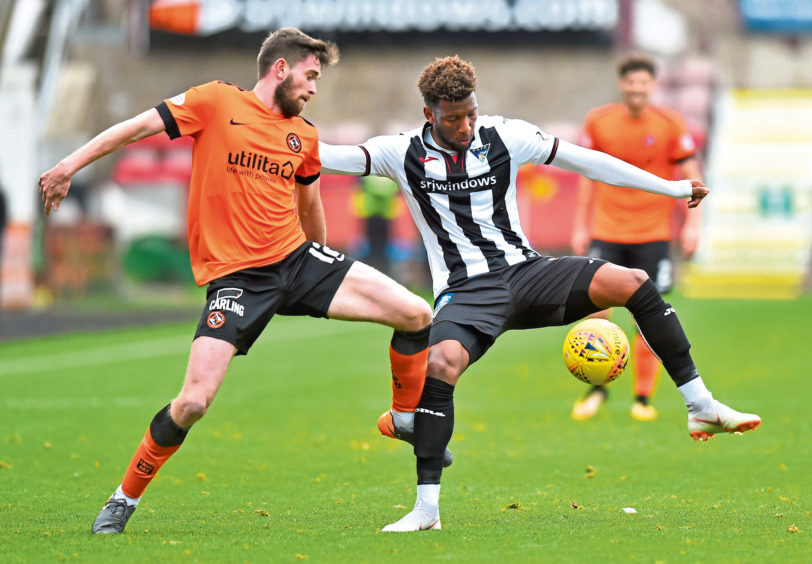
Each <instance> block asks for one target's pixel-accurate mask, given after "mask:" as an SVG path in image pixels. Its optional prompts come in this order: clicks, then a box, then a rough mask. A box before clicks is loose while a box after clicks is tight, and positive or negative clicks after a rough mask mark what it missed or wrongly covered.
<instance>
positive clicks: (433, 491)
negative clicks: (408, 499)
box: [415, 484, 440, 507]
mask: <svg viewBox="0 0 812 564" xmlns="http://www.w3.org/2000/svg"><path fill="white" fill-rule="evenodd" d="M417 501H418V502H420V501H422V502H423V504H424V505H431V506H432V507H439V506H440V484H419V485H418V486H417ZM415 505H417V504H415Z"/></svg>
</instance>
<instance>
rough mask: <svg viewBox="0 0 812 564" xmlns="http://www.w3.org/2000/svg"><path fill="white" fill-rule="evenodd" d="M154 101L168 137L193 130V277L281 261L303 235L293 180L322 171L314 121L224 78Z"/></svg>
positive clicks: (207, 278) (201, 279)
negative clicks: (285, 112) (276, 108)
mask: <svg viewBox="0 0 812 564" xmlns="http://www.w3.org/2000/svg"><path fill="white" fill-rule="evenodd" d="M157 109H158V112H159V113H160V114H161V117H162V118H163V120H164V124H165V125H166V131H167V133H168V134H169V136H170V137H171V138H173V139H174V138H176V137H179V136H181V135H190V136H192V137H193V138H194V153H193V160H192V178H191V182H190V186H189V211H188V214H189V215H188V235H189V255H190V257H191V261H192V272H193V273H194V277H195V281H196V282H197V284H198V285H200V286H203V285H204V284H207V283H209V282H211V281H212V280H214V279H216V278H220V277H221V276H224V275H226V274H229V273H231V272H235V271H237V270H242V269H244V268H251V267H257V266H263V265H267V264H272V263H275V262H279V261H280V260H282V259H284V258H285V257H286V256H288V255H289V254H290V253H291V252H293V250H294V249H296V248H297V247H299V246H300V245H301V244H302V243H304V242H305V234H304V231H303V230H302V227H301V225H300V224H299V215H298V211H297V208H296V199H295V184H296V183H299V184H311V183H312V182H314V181H315V180H317V179H318V177H319V171H320V170H321V162H320V160H319V152H318V133H317V131H316V128H315V127H313V126H312V125H311V124H309V123H308V122H307V121H305V120H304V119H302V118H300V117H293V118H285V117H283V116H282V115H280V114H277V113H274V112H272V111H271V110H270V109H268V107H267V106H265V105H264V104H263V103H262V102H261V101H260V100H259V98H257V97H256V95H255V94H254V92H253V91H251V90H243V89H241V88H239V87H237V86H234V85H231V84H228V83H225V82H209V83H207V84H203V85H201V86H195V87H193V88H190V89H189V90H187V91H186V92H184V93H183V94H179V95H178V96H175V97H174V98H170V99H168V100H165V101H164V102H163V103H162V104H160V105H159V106H158V107H157Z"/></svg>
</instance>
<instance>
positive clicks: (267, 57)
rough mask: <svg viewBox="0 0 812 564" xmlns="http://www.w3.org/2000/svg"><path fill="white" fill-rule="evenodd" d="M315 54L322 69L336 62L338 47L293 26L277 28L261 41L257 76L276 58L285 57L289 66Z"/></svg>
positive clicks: (266, 72) (266, 71)
mask: <svg viewBox="0 0 812 564" xmlns="http://www.w3.org/2000/svg"><path fill="white" fill-rule="evenodd" d="M308 55H315V56H316V58H317V59H318V60H319V63H321V68H322V70H324V69H325V68H327V67H328V66H330V65H334V64H335V63H337V62H338V57H339V55H338V47H337V46H336V44H335V43H333V42H332V41H322V40H321V39H315V38H313V37H310V36H309V35H307V34H306V33H304V32H301V31H299V30H298V29H296V28H293V27H284V28H282V29H279V30H277V31H275V32H273V33H271V34H270V35H268V37H267V38H266V39H265V41H263V42H262V47H260V49H259V55H257V71H258V72H257V77H258V78H262V77H264V76H265V75H266V74H268V71H269V70H271V66H273V64H274V63H275V62H276V61H277V60H278V59H285V60H286V61H287V62H288V64H289V65H290V66H295V65H296V64H297V63H299V62H301V61H303V60H305V59H306V58H307V56H308Z"/></svg>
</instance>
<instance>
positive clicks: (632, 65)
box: [617, 53, 657, 78]
mask: <svg viewBox="0 0 812 564" xmlns="http://www.w3.org/2000/svg"><path fill="white" fill-rule="evenodd" d="M639 70H642V71H646V72H647V73H649V74H650V75H651V76H652V77H654V78H656V77H657V64H656V63H655V62H654V61H653V60H652V59H650V58H648V57H646V56H644V55H638V54H636V53H634V54H632V55H627V56H625V57H623V59H621V61H620V63H619V64H618V65H617V75H618V76H619V77H621V78H623V77H624V76H626V75H627V74H628V73H630V72H633V71H639Z"/></svg>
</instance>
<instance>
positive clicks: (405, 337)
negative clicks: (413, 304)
mask: <svg viewBox="0 0 812 564" xmlns="http://www.w3.org/2000/svg"><path fill="white" fill-rule="evenodd" d="M429 329H430V326H429V327H426V328H424V329H422V330H420V331H414V332H410V331H395V334H394V335H393V336H392V342H391V344H390V345H389V362H390V364H391V366H392V409H394V410H395V411H406V412H412V411H414V410H415V408H416V407H417V404H418V403H419V402H420V396H421V395H422V394H423V385H424V384H425V383H426V368H427V366H428V359H429Z"/></svg>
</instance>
